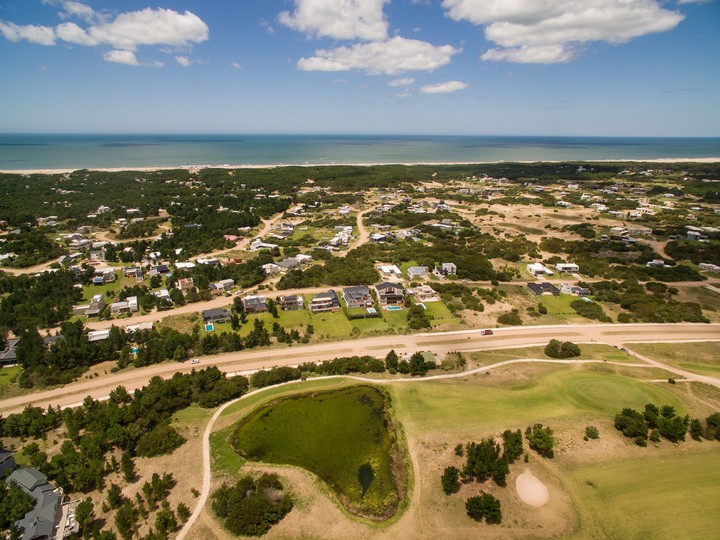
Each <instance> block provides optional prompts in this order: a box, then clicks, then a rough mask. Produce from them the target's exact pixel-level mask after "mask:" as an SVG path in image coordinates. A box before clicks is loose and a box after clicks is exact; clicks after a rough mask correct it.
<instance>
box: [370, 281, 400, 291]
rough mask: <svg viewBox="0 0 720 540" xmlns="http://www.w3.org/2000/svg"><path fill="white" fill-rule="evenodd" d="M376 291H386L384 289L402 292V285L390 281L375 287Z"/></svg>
mask: <svg viewBox="0 0 720 540" xmlns="http://www.w3.org/2000/svg"><path fill="white" fill-rule="evenodd" d="M375 289H377V290H378V291H380V290H384V289H400V290H402V285H400V284H398V283H390V282H388V281H384V282H382V283H378V284H377V285H375Z"/></svg>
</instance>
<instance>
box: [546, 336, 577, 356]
mask: <svg viewBox="0 0 720 540" xmlns="http://www.w3.org/2000/svg"><path fill="white" fill-rule="evenodd" d="M545 354H546V355H547V356H549V357H550V358H575V357H577V356H580V347H578V346H577V345H576V344H575V343H572V342H571V341H563V342H560V341H558V340H557V339H551V340H550V342H549V343H548V344H547V345H546V346H545Z"/></svg>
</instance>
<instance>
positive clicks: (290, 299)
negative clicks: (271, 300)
mask: <svg viewBox="0 0 720 540" xmlns="http://www.w3.org/2000/svg"><path fill="white" fill-rule="evenodd" d="M278 300H279V301H280V308H281V309H282V310H283V311H298V310H300V309H303V308H304V307H305V301H304V300H303V297H302V296H300V295H299V294H294V295H290V296H281V297H280V298H279V299H278Z"/></svg>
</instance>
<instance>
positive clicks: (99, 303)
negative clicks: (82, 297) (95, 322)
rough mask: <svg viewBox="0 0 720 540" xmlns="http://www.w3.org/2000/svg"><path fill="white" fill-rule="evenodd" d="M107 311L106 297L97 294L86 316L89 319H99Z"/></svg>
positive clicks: (91, 301)
mask: <svg viewBox="0 0 720 540" xmlns="http://www.w3.org/2000/svg"><path fill="white" fill-rule="evenodd" d="M104 309H105V295H103V294H96V295H95V296H93V297H92V300H90V305H89V306H88V308H87V310H86V311H85V316H87V317H99V316H100V315H102V312H103V310H104Z"/></svg>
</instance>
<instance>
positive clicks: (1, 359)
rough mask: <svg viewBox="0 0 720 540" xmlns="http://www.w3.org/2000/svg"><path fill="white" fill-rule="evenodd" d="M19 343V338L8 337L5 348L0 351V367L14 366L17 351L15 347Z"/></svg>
mask: <svg viewBox="0 0 720 540" xmlns="http://www.w3.org/2000/svg"><path fill="white" fill-rule="evenodd" d="M18 343H20V340H19V339H8V340H7V345H6V346H5V350H3V351H2V352H0V367H4V366H14V365H15V364H17V361H18V360H17V353H16V352H15V347H16V346H17V344H18Z"/></svg>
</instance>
